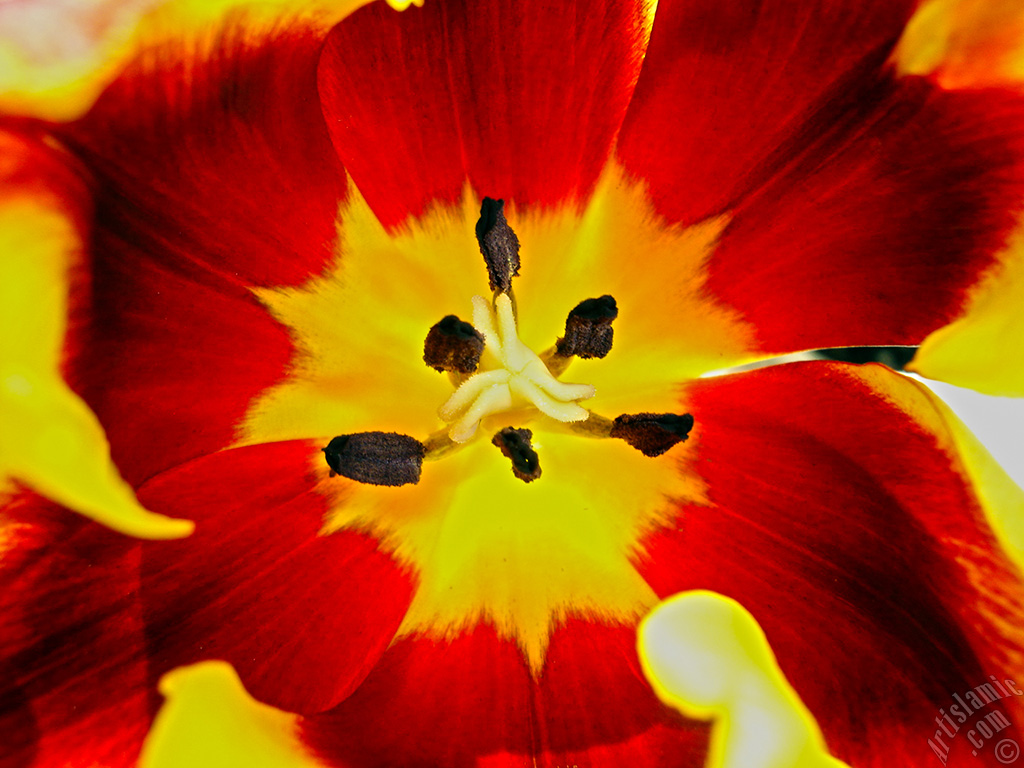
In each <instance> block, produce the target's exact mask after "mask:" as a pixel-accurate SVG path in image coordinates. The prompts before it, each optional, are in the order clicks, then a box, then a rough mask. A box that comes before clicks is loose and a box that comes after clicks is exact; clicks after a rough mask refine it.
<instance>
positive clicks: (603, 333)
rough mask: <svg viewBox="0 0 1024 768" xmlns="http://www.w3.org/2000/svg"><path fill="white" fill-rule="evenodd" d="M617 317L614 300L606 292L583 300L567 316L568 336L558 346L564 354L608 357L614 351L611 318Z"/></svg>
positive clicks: (560, 340) (558, 342) (565, 355)
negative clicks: (596, 297) (594, 297)
mask: <svg viewBox="0 0 1024 768" xmlns="http://www.w3.org/2000/svg"><path fill="white" fill-rule="evenodd" d="M618 316H619V308H618V306H617V305H616V304H615V299H614V298H612V297H611V296H608V295H607V294H606V295H604V296H601V297H600V298H598V299H586V300H585V301H581V302H580V303H579V304H577V305H576V307H575V308H574V309H573V310H572V312H570V313H569V317H568V318H566V321H565V336H564V337H563V338H561V339H559V340H558V341H557V343H556V344H555V349H556V350H557V352H558V354H559V355H560V356H562V357H572V356H573V355H575V356H576V357H582V358H584V359H588V358H593V357H597V358H602V357H605V356H606V355H607V354H608V353H609V352H611V351H612V336H613V335H614V330H613V329H612V320H614V319H615V318H616V317H618Z"/></svg>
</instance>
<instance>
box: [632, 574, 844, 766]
mask: <svg viewBox="0 0 1024 768" xmlns="http://www.w3.org/2000/svg"><path fill="white" fill-rule="evenodd" d="M637 636H638V640H637V650H638V652H639V654H640V660H641V663H642V665H643V670H644V674H645V675H646V676H647V680H648V681H649V682H650V683H651V686H652V687H653V688H654V690H655V691H657V693H658V697H659V698H660V699H661V700H662V701H664V702H665V703H666V704H668V705H670V706H673V707H676V708H677V709H679V711H680V712H682V713H683V714H693V715H694V716H696V717H707V716H709V715H710V716H712V717H714V718H715V724H714V726H713V727H714V731H713V734H712V738H711V748H710V754H709V755H708V759H707V766H708V768H849V766H847V765H846V763H842V762H839V761H838V760H835V759H834V758H832V757H830V756H829V753H828V749H827V748H826V747H825V744H824V743H823V741H822V738H821V732H820V731H819V730H818V726H817V724H816V723H815V722H814V718H813V717H811V715H810V713H809V712H808V711H807V708H806V707H804V705H803V702H801V701H800V698H799V697H798V696H797V695H796V693H795V692H794V691H793V689H792V687H791V686H790V685H789V682H788V681H787V680H786V678H785V676H784V675H783V674H782V672H781V671H779V668H778V663H777V661H776V659H775V656H774V654H772V651H771V648H769V646H768V642H767V640H765V637H764V632H762V631H761V628H760V627H759V626H758V625H757V622H756V621H755V620H754V618H753V617H752V616H751V615H750V613H749V612H748V611H747V610H746V609H745V608H743V606H741V605H740V604H739V603H737V602H736V601H735V600H730V599H729V598H727V597H724V596H722V595H719V594H717V593H715V592H706V591H702V590H694V591H691V592H682V593H680V594H678V595H673V596H672V597H670V598H669V599H668V600H665V601H664V602H662V603H660V604H659V605H658V606H657V607H656V608H655V609H654V610H653V611H652V612H651V613H650V614H648V616H647V617H646V618H644V620H643V622H641V624H640V628H639V629H638V631H637Z"/></svg>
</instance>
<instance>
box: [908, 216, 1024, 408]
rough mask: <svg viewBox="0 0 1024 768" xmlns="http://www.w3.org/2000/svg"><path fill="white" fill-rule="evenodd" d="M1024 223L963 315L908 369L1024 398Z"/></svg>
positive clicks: (932, 338)
mask: <svg viewBox="0 0 1024 768" xmlns="http://www.w3.org/2000/svg"><path fill="white" fill-rule="evenodd" d="M1022 305H1024V223H1022V224H1021V225H1020V226H1018V227H1017V230H1016V231H1015V232H1014V235H1013V237H1012V238H1011V239H1010V242H1009V244H1008V245H1007V247H1006V249H1005V250H1003V251H1002V252H1001V253H1000V254H999V263H998V264H996V265H995V266H994V267H993V268H992V269H991V270H990V271H989V272H988V273H987V274H986V275H985V276H984V277H983V278H982V279H981V280H980V281H978V283H976V284H975V285H974V286H973V287H972V288H971V289H970V291H969V293H968V295H967V298H966V300H965V301H964V304H963V313H962V314H961V316H960V317H958V318H957V319H955V320H954V321H953V322H951V323H950V324H949V325H947V326H944V327H942V328H940V329H938V330H937V331H935V332H934V333H932V334H931V335H930V336H928V337H927V338H926V339H925V340H924V341H923V342H922V343H921V347H920V348H919V349H918V351H917V354H915V355H914V359H913V360H912V361H911V362H910V364H909V365H908V366H907V369H908V370H911V371H914V372H915V373H919V374H921V375H922V376H927V377H928V378H930V379H939V380H941V381H947V382H949V383H951V384H956V385H958V386H961V387H969V388H971V389H975V390H977V391H979V392H985V393H986V394H989V395H1002V396H1013V397H1020V396H1024V366H1021V365H1020V363H1019V361H1020V360H1021V359H1024V323H1022V322H1021V313H1020V307H1021V306H1022Z"/></svg>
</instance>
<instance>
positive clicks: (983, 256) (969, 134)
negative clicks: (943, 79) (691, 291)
mask: <svg viewBox="0 0 1024 768" xmlns="http://www.w3.org/2000/svg"><path fill="white" fill-rule="evenodd" d="M868 103H869V104H870V106H867V107H866V108H865V110H864V113H863V114H861V115H860V116H858V117H857V118H856V119H854V120H851V121H850V122H849V123H847V125H845V126H844V128H843V129H841V130H842V131H848V133H846V135H845V136H842V137H835V138H836V140H835V141H834V142H832V141H831V139H828V138H826V139H825V141H824V143H825V144H830V146H829V147H828V148H827V149H825V150H824V151H817V150H812V151H811V152H809V153H808V154H807V155H806V156H805V157H803V158H801V159H798V160H795V161H794V163H793V164H792V166H791V167H790V168H789V169H787V170H786V171H785V172H782V173H778V174H776V176H775V178H774V179H773V180H771V181H770V182H768V183H766V184H765V185H764V187H762V188H761V189H760V190H758V191H757V192H755V193H752V194H751V195H750V196H749V197H747V198H746V199H745V200H743V201H742V202H741V203H739V204H738V207H737V208H736V211H735V214H734V216H733V219H732V223H731V225H730V227H729V228H728V229H727V230H726V232H725V233H724V234H723V236H722V239H721V242H720V243H719V247H718V249H717V250H716V251H715V253H714V254H713V255H712V257H711V260H710V262H709V265H708V270H709V273H710V277H709V280H708V289H709V291H711V292H712V294H713V295H716V296H717V297H718V298H719V299H720V300H722V301H724V302H725V303H726V304H727V305H731V306H733V307H736V308H737V309H739V310H740V311H741V312H742V313H743V315H744V317H745V319H746V320H747V321H748V322H750V323H752V324H753V325H754V326H755V327H756V328H757V332H758V335H759V337H760V339H761V344H762V346H763V347H764V348H766V349H767V350H768V351H774V352H788V351H793V350H798V349H807V348H815V347H836V346H849V345H868V346H870V345H873V344H908V345H914V344H918V343H920V342H921V340H922V339H923V338H924V337H925V336H926V335H927V334H928V333H929V332H931V331H932V330H934V329H935V328H937V327H939V326H941V325H942V324H944V323H946V322H948V321H949V320H951V319H952V318H953V317H955V316H956V314H957V313H958V312H959V311H960V308H961V304H962V303H963V301H964V297H965V293H966V291H967V288H968V287H969V286H970V284H971V283H972V282H973V281H974V280H976V279H977V278H978V277H979V276H980V275H981V274H982V273H983V272H984V270H985V269H986V268H988V267H989V266H990V265H991V264H992V262H993V260H994V258H995V255H996V253H997V252H998V251H999V250H1000V249H1001V248H1002V247H1003V244H1004V242H1005V239H1006V238H1007V237H1008V236H1009V234H1010V233H1011V231H1012V229H1013V227H1014V226H1015V224H1016V223H1017V210H1018V209H1019V207H1020V205H1021V201H1022V198H1024V98H1021V97H1020V96H1019V95H1017V94H1013V93H1010V92H999V91H969V92H952V93H947V92H943V91H939V90H937V89H935V88H934V86H932V85H930V84H928V83H927V82H926V81H923V80H919V79H916V78H905V79H902V80H898V81H882V82H881V83H880V84H879V86H878V89H877V90H876V92H875V93H874V94H873V95H872V96H871V98H870V99H869V102H868Z"/></svg>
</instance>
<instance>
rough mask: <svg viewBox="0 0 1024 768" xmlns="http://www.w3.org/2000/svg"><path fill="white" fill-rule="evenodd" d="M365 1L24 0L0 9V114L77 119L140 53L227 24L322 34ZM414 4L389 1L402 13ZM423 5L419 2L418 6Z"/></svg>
mask: <svg viewBox="0 0 1024 768" xmlns="http://www.w3.org/2000/svg"><path fill="white" fill-rule="evenodd" d="M367 1H368V0H303V2H295V0H262V1H261V2H253V0H86V2H68V1H67V0H30V1H29V2H14V3H3V4H2V5H0V65H2V66H0V111H3V112H6V113H8V114H15V115H28V116H34V117H40V118H43V119H47V120H73V119H76V118H78V117H80V116H81V115H82V114H84V113H85V112H86V111H87V110H88V109H89V107H91V106H92V104H93V103H94V102H95V100H96V98H97V97H98V96H99V94H100V92H101V91H102V90H103V88H105V87H106V86H107V85H109V84H110V82H111V81H112V80H114V79H116V78H117V76H118V75H119V74H120V72H121V68H122V67H123V66H124V65H125V64H126V63H127V62H128V61H130V60H131V59H132V58H134V57H135V56H137V55H138V54H139V52H140V51H143V50H145V49H147V48H150V47H153V46H156V45H159V44H161V43H166V42H167V41H168V40H183V39H193V40H195V39H201V38H203V37H209V36H210V35H211V34H213V33H214V32H215V30H217V29H218V28H219V27H221V26H222V25H223V24H224V22H225V20H226V19H234V20H236V21H237V20H238V19H240V18H241V19H244V24H245V26H246V28H247V29H249V30H250V32H251V33H253V34H261V33H263V32H265V31H266V30H267V29H270V28H273V27H274V26H275V25H276V24H279V23H281V22H282V21H288V22H295V21H298V20H301V21H302V22H304V23H307V24H311V25H313V26H316V27H317V28H318V29H321V30H322V31H323V32H326V31H327V30H328V29H330V27H331V26H332V25H333V24H334V23H336V22H337V21H338V20H339V19H341V18H343V17H344V16H346V15H348V14H349V13H351V12H352V11H353V10H354V9H356V8H358V7H359V6H360V5H363V4H364V3H366V2H367ZM410 2H415V0H388V3H389V4H390V5H391V6H392V7H394V8H398V9H401V8H403V7H406V6H408V5H409V4H410ZM420 4H422V0H420ZM58 19H59V21H57V20H58Z"/></svg>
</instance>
